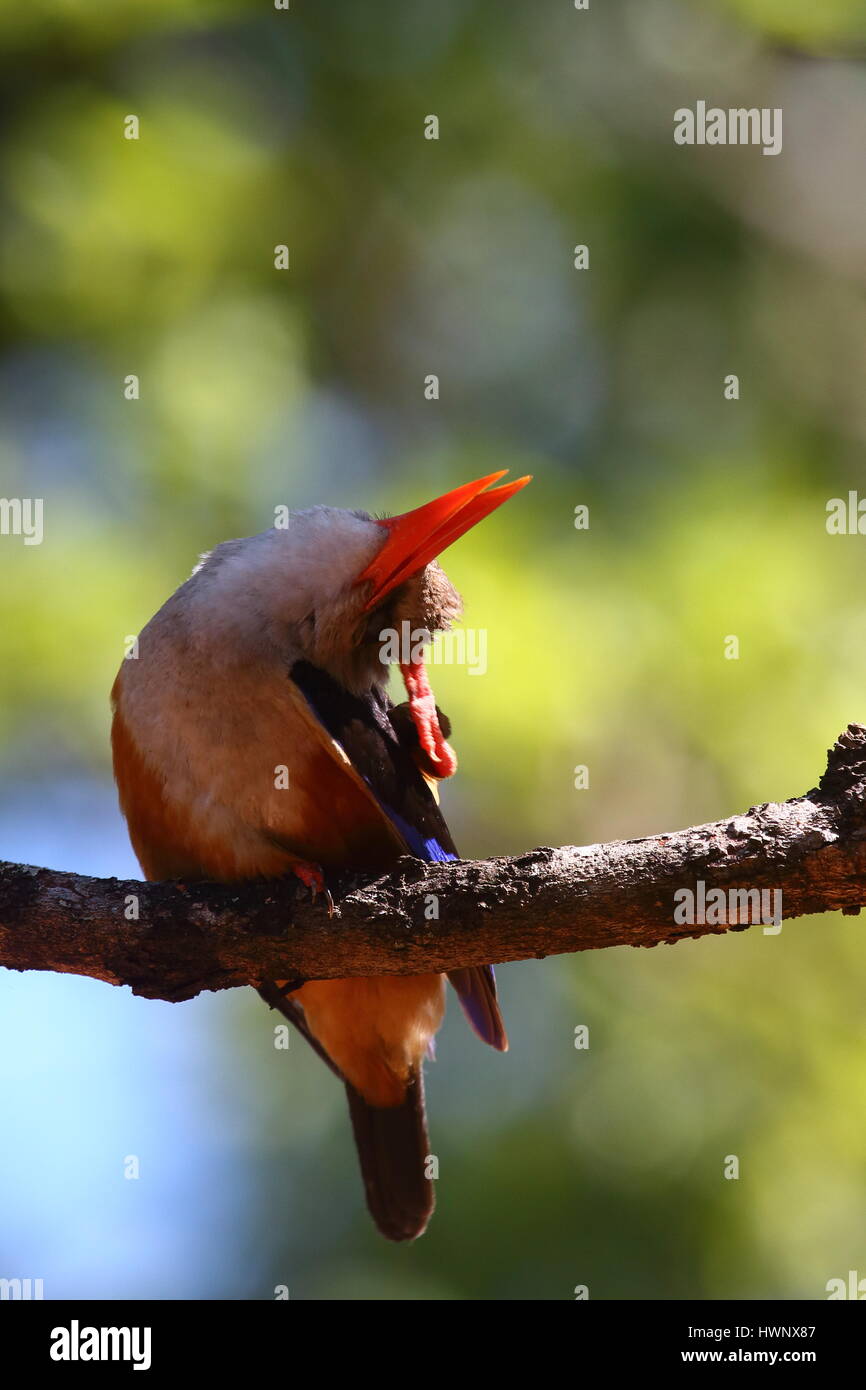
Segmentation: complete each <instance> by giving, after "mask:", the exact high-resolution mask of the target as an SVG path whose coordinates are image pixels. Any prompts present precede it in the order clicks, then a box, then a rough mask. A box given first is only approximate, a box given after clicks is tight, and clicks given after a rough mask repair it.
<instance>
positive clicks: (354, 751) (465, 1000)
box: [291, 661, 508, 1051]
mask: <svg viewBox="0 0 866 1390" xmlns="http://www.w3.org/2000/svg"><path fill="white" fill-rule="evenodd" d="M291 680H292V682H293V683H294V685H295V686H296V687H297V689H298V690H299V691H300V692H301V693H302V695H303V696H304V699H305V700H306V702H307V704H308V706H309V708H310V711H311V712H312V713H313V714H314V715H315V717H316V719H317V720H318V721H319V722H320V724H321V726H322V729H323V730H324V731H325V733H326V734H327V735H328V736H329V741H330V744H331V746H332V749H333V756H334V757H335V758H338V759H344V760H345V763H344V764H343V766H344V770H346V771H349V772H350V775H352V776H353V778H354V779H357V780H360V782H361V783H362V785H363V786H364V787H365V788H366V789H367V791H368V793H369V794H370V796H371V797H372V799H373V801H374V802H375V805H376V806H377V808H378V812H379V816H380V817H381V819H382V821H384V822H386V823H387V824H388V826H389V827H390V828H391V830H392V832H396V834H397V836H398V837H399V843H400V848H399V849H398V850H397V853H398V854H399V853H401V852H402V853H409V854H414V855H415V856H416V857H417V858H419V859H424V860H426V861H427V862H428V863H437V862H438V863H445V862H447V861H449V860H454V859H457V858H458V854H457V849H456V846H455V844H454V841H453V840H452V838H451V832H450V831H449V829H448V826H447V825H446V823H445V819H444V817H443V815H442V812H441V811H440V809H439V806H438V804H437V799H436V796H435V795H434V792H433V790H431V786H430V784H429V782H428V779H427V778H426V777H425V776H424V775H423V773H422V772H421V770H420V769H419V767H418V764H417V762H416V760H415V756H414V749H413V746H412V743H411V730H412V726H411V722H410V721H399V725H398V727H399V731H400V732H399V733H398V728H395V723H394V722H392V720H391V718H390V717H389V716H390V713H391V711H392V706H391V705H390V702H389V701H388V700H387V697H385V696H384V695H383V696H381V697H379V696H377V694H376V693H375V692H370V693H369V694H366V695H363V696H361V695H353V694H351V693H350V692H348V691H347V690H345V689H344V688H343V687H342V686H341V685H339V684H338V682H337V681H335V680H334V679H333V678H332V677H331V676H329V675H328V674H327V673H326V672H324V671H322V670H320V669H319V668H318V667H315V666H312V665H311V664H310V663H308V662H304V661H296V662H295V663H294V665H293V666H292V669H291ZM346 764H348V766H346ZM448 978H449V980H450V981H451V983H452V985H453V986H454V988H455V990H456V991H457V995H458V997H459V999H460V1002H461V1004H462V1006H463V1009H464V1011H465V1013H466V1016H467V1018H468V1019H469V1022H470V1023H471V1025H472V1027H473V1028H474V1030H475V1031H476V1033H478V1035H479V1037H480V1038H482V1039H483V1041H484V1042H487V1043H490V1045H491V1046H492V1047H496V1048H498V1049H499V1050H500V1051H502V1050H504V1049H505V1048H506V1047H507V1046H508V1043H507V1039H506V1036H505V1029H504V1026H503V1023H502V1018H501V1016H500V1013H499V1007H498V1005H497V1002H496V981H495V978H494V974H493V967H492V966H489V965H486V966H470V967H466V968H464V969H460V970H453V971H450V972H449V975H448Z"/></svg>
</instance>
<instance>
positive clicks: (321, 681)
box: [290, 661, 458, 862]
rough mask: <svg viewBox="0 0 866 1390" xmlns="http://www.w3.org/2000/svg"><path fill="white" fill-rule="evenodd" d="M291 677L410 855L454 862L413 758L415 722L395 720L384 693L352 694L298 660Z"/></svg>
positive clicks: (446, 835) (440, 820) (450, 842)
mask: <svg viewBox="0 0 866 1390" xmlns="http://www.w3.org/2000/svg"><path fill="white" fill-rule="evenodd" d="M290 674H291V678H292V680H293V681H294V682H295V684H296V685H297V687H298V689H299V690H300V691H301V693H302V694H303V696H304V698H305V699H306V701H307V703H308V705H309V706H310V708H311V709H312V711H313V713H314V714H315V715H316V717H317V719H319V721H320V722H321V723H322V724H323V725H324V727H325V728H326V729H327V731H328V733H329V734H330V735H331V737H332V738H334V739H336V740H337V742H338V743H339V744H340V746H341V747H342V748H343V750H344V751H345V753H346V755H347V757H348V758H349V759H350V760H351V762H352V766H353V767H354V768H355V771H356V772H358V773H359V774H360V776H361V777H363V779H364V781H365V782H366V783H367V785H368V787H369V788H370V790H371V792H372V793H373V795H374V796H375V798H376V800H377V801H378V802H379V805H380V806H381V807H382V810H383V811H384V812H385V815H386V816H387V817H388V819H389V820H390V821H391V823H392V824H393V825H394V826H395V827H396V829H397V830H398V831H399V832H400V834H401V835H402V836H403V839H404V840H405V841H406V845H407V847H408V848H409V849H410V850H411V852H412V853H413V854H416V855H418V857H419V858H420V859H426V860H428V861H439V862H444V861H446V860H449V859H456V858H457V857H458V856H457V849H456V847H455V845H454V841H453V840H452V838H451V832H450V831H449V829H448V826H447V825H446V824H445V819H444V817H443V815H442V812H441V811H440V810H439V807H438V806H437V805H436V799H435V797H434V796H433V793H432V792H431V790H430V788H429V787H428V785H427V783H426V782H425V781H424V778H423V776H422V775H421V772H420V771H419V768H418V765H417V763H416V762H415V759H414V756H413V739H417V736H416V735H415V728H414V725H413V724H412V723H411V720H404V719H400V718H396V719H395V720H394V722H392V719H391V715H394V714H396V713H397V710H396V709H395V707H394V706H393V705H392V704H391V701H390V700H389V699H388V697H387V695H385V693H384V692H381V693H380V692H377V691H375V690H371V691H369V692H367V693H365V694H364V695H353V694H351V693H350V692H349V691H348V690H345V689H344V688H343V686H341V685H340V684H339V682H338V681H336V680H334V678H333V676H329V675H328V673H327V672H326V671H322V670H321V669H320V668H319V667H317V666H313V665H312V664H311V663H310V662H308V661H296V662H295V664H294V665H293V666H292V669H291V672H290Z"/></svg>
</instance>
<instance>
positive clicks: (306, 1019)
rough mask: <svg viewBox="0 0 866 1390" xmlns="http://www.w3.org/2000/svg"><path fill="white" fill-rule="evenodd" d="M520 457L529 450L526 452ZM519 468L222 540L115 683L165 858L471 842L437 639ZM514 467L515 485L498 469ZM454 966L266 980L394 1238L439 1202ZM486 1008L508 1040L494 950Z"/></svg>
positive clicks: (183, 875) (212, 876) (146, 813)
mask: <svg viewBox="0 0 866 1390" xmlns="http://www.w3.org/2000/svg"><path fill="white" fill-rule="evenodd" d="M506 471H507V470H506ZM504 476H505V473H504V471H503V472H496V473H491V474H490V475H488V476H487V477H484V478H479V479H477V480H476V481H474V482H471V483H466V484H464V485H463V486H462V487H458V488H455V489H453V490H452V491H450V492H447V493H446V494H445V495H444V496H442V497H438V498H436V499H435V500H434V501H432V502H428V503H426V504H425V505H423V506H420V507H417V508H416V509H414V510H413V511H409V512H406V513H404V514H403V515H400V516H372V515H370V514H369V513H367V512H365V511H349V510H343V509H341V508H335V507H326V506H316V507H311V508H308V509H306V510H303V511H292V512H291V513H289V515H288V524H287V525H275V526H273V527H271V528H270V529H269V530H267V531H263V532H261V534H259V535H256V536H249V537H247V538H245V539H242V540H230V541H225V542H224V543H223V544H221V545H218V546H216V548H215V549H214V550H212V551H211V552H210V553H209V554H207V555H205V556H203V557H202V559H201V561H200V562H199V564H198V565H197V567H196V568H195V570H194V571H193V573H192V575H191V577H190V578H189V579H188V580H187V581H186V582H185V583H184V584H182V585H181V586H180V588H179V589H177V590H176V592H175V593H174V594H172V596H171V597H170V598H169V599H168V600H167V602H166V603H164V604H163V606H162V608H160V610H159V611H158V613H156V614H155V616H154V617H153V618H151V620H150V622H149V623H148V624H147V625H146V626H145V627H144V629H143V630H142V632H141V634H140V636H139V639H138V642H137V646H136V647H134V648H133V650H132V653H130V654H129V655H128V657H127V658H126V659H125V660H124V661H123V663H122V664H121V668H120V671H119V673H118V676H117V679H116V681H115V683H114V687H113V690H112V695H111V700H112V708H113V721H112V731H111V741H112V752H113V758H114V773H115V778H116V780H117V786H118V793H119V799H120V806H121V810H122V811H123V814H124V815H125V817H126V821H127V825H128V829H129V836H130V839H131V841H132V845H133V848H134V850H135V853H136V855H137V857H138V860H139V862H140V864H141V868H142V871H143V873H144V876H145V878H147V879H150V880H163V879H179V880H185V881H190V880H214V881H218V882H228V883H231V882H238V881H243V880H246V879H262V878H278V877H282V876H285V875H288V874H292V875H295V876H296V877H297V878H299V879H300V880H301V882H302V883H303V884H305V885H306V888H307V890H308V891H311V892H312V893H313V894H314V895H315V894H316V893H319V892H321V893H327V876H328V873H329V871H331V872H333V871H335V870H354V871H357V872H363V873H368V874H380V873H382V872H385V871H386V870H387V869H388V868H389V866H390V865H392V864H393V863H394V862H395V861H396V860H397V859H398V858H399V857H400V856H401V855H406V854H409V855H414V856H415V857H417V858H418V859H422V860H426V861H428V862H431V861H439V862H444V861H448V860H453V859H456V858H457V857H458V855H457V850H456V848H455V845H454V841H453V840H452V838H451V835H450V833H449V830H448V827H447V825H446V823H445V820H444V818H443V816H442V813H441V811H440V809H439V796H438V784H439V783H440V782H441V781H442V780H443V779H444V778H447V777H450V776H451V775H452V774H453V773H454V772H455V770H456V767H457V760H456V757H455V754H454V751H453V749H452V748H451V745H450V744H449V742H448V738H449V737H450V732H451V731H450V724H449V721H448V720H447V718H446V716H445V715H444V714H443V713H442V711H441V710H440V709H439V708H438V706H437V705H436V701H435V698H434V695H433V691H432V689H431V686H430V681H429V678H428V673H427V670H426V666H425V663H424V647H423V646H422V647H421V649H420V650H419V649H418V647H417V646H414V645H413V647H412V648H411V649H410V650H408V651H407V650H406V649H405V644H401V643H398V644H397V648H396V651H397V655H398V657H399V658H400V659H399V660H398V661H397V662H396V663H394V664H397V665H398V666H399V669H400V672H401V675H402V678H403V683H404V686H405V691H406V699H405V701H403V702H401V703H400V704H396V705H395V704H394V703H392V701H391V699H390V698H389V695H388V691H387V686H388V678H389V674H390V667H391V664H392V658H393V655H394V651H395V645H394V642H393V635H394V634H395V633H397V634H403V633H406V632H410V633H412V634H415V633H419V632H421V633H424V634H425V636H427V637H432V635H433V634H435V633H440V632H443V633H444V632H447V631H449V630H450V629H451V627H452V626H453V624H454V623H455V622H456V621H457V620H458V619H459V618H460V617H461V616H462V611H463V605H462V600H461V598H460V595H459V594H458V592H457V590H456V589H455V588H454V586H453V585H452V584H451V582H450V580H449V579H448V578H447V577H446V575H445V573H444V571H443V570H442V569H441V567H440V566H439V564H438V562H437V557H438V556H439V555H440V554H441V553H442V551H443V550H445V549H446V547H447V546H449V545H451V544H452V543H453V542H454V541H456V540H458V539H459V538H460V537H461V536H463V535H464V534H465V533H466V532H467V531H469V530H470V529H471V528H472V527H473V526H475V525H476V524H477V523H478V522H480V521H481V520H482V519H483V518H484V517H487V516H489V515H490V513H491V512H493V511H494V510H495V509H496V508H497V507H499V506H501V505H502V503H503V502H506V501H507V500H508V498H509V497H511V496H513V494H514V493H516V492H518V491H519V490H520V489H521V488H523V487H524V486H525V485H526V483H528V482H529V481H530V479H529V478H528V477H525V478H518V479H516V480H515V481H512V482H508V483H504V484H500V479H501V478H503V477H504ZM495 484H500V485H499V486H494V485H495ZM445 978H446V977H445V975H443V974H438V973H429V974H424V975H413V976H404V975H383V976H375V977H372V978H352V979H345V980H309V981H307V982H306V983H304V984H302V985H301V986H300V987H296V986H295V984H294V983H293V982H291V981H284V980H283V981H280V980H272V981H268V980H264V981H261V982H260V983H259V986H258V989H259V994H260V995H261V996H262V998H263V999H264V1000H265V1001H266V1002H267V1003H268V1004H269V1005H270V1006H271V1007H272V1008H276V1009H278V1010H279V1011H280V1013H281V1014H282V1015H284V1016H285V1017H286V1018H287V1019H289V1020H290V1022H291V1023H292V1024H293V1025H294V1026H295V1027H296V1028H297V1029H298V1030H299V1031H300V1032H301V1034H303V1036H304V1037H305V1038H306V1039H307V1041H308V1042H309V1043H310V1045H311V1046H312V1047H313V1049H314V1050H315V1051H316V1052H317V1053H318V1055H319V1056H320V1057H321V1058H322V1059H323V1061H325V1062H326V1063H327V1064H328V1066H329V1067H330V1068H331V1070H332V1071H334V1072H335V1073H336V1074H337V1076H338V1077H339V1078H340V1079H341V1081H342V1082H343V1083H344V1084H345V1087H346V1093H347V1096H348V1102H349V1115H350V1119H351V1124H352V1129H353V1133H354V1138H355V1143H356V1147H357V1150H358V1157H359V1160H360V1165H361V1174H362V1177H363V1181H364V1188H365V1194H366V1199H367V1205H368V1208H369V1210H370V1213H371V1215H372V1217H373V1220H374V1221H375V1223H376V1225H377V1227H378V1228H379V1230H380V1231H381V1232H382V1234H383V1235H384V1236H386V1237H387V1238H388V1239H390V1240H394V1241H403V1240H413V1239H415V1238H416V1237H417V1236H419V1235H421V1234H422V1233H423V1231H424V1230H425V1229H426V1226H427V1223H428V1221H429V1219H430V1216H431V1214H432V1211H433V1207H434V1187H433V1181H432V1179H431V1177H430V1176H429V1173H428V1159H429V1148H430V1142H429V1138H428V1134H427V1123H426V1116H425V1109H424V1079H423V1063H424V1060H425V1057H428V1056H432V1055H433V1048H434V1039H435V1035H436V1032H437V1029H438V1028H439V1026H440V1024H441V1022H442V1018H443V1014H444V1011H445ZM447 978H448V980H449V981H450V983H451V985H452V986H453V988H454V990H455V991H456V994H457V996H458V999H459V1001H460V1003H461V1005H462V1007H463V1009H464V1011H465V1013H466V1016H467V1018H468V1020H469V1023H470V1025H471V1027H472V1028H473V1029H474V1031H475V1032H476V1033H477V1034H478V1036H479V1037H480V1038H482V1039H483V1041H484V1042H486V1043H489V1044H490V1045H491V1046H492V1047H494V1048H497V1049H498V1050H500V1051H503V1052H504V1051H506V1050H507V1047H508V1042H507V1038H506V1034H505V1028H504V1025H503V1022H502V1017H501V1015H500V1012H499V1006H498V1003H497V997H496V983H495V979H494V974H493V967H492V966H472V967H467V968H464V969H455V970H452V971H449V972H448V976H447Z"/></svg>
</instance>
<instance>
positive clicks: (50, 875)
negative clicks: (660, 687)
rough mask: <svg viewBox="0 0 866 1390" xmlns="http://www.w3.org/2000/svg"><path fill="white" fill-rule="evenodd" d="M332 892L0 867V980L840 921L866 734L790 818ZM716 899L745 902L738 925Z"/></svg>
mask: <svg viewBox="0 0 866 1390" xmlns="http://www.w3.org/2000/svg"><path fill="white" fill-rule="evenodd" d="M699 883H703V884H704V885H705V894H706V895H707V897H709V895H710V894H711V891H712V890H714V889H721V890H723V891H724V893H725V894H726V895H727V896H726V899H725V903H726V920H725V919H723V920H722V921H718V920H714V919H713V915H712V912H711V911H707V913H706V916H707V918H708V919H709V920H701V916H700V903H701V897H700V889H699V888H698V884H699ZM331 889H332V892H333V895H334V899H335V903H336V906H335V909H334V914H333V916H329V915H328V911H327V908H326V906H325V904H324V902H323V901H322V899H321V898H320V899H319V900H318V901H317V902H313V901H311V898H310V895H309V892H308V891H307V890H306V889H304V888H302V887H301V886H300V885H299V884H298V883H297V882H296V880H294V879H280V880H273V881H256V882H244V883H237V884H230V885H225V884H211V883H187V884H178V883H141V882H138V881H130V882H123V881H120V880H118V879H99V878H85V877H84V876H82V875H79V874H69V873H56V872H54V871H52V870H50V869H37V868H32V867H30V866H28V865H21V864H0V965H4V966H7V967H9V968H10V969H13V970H55V971H62V972H67V973H72V974H76V975H87V976H91V977H92V978H93V979H97V980H107V981H108V982H109V983H111V984H115V985H120V984H125V985H130V986H131V987H132V989H133V992H134V993H136V994H140V995H144V996H145V997H147V998H149V999H168V1000H180V999H190V998H192V997H193V996H194V995H196V994H198V993H199V992H200V991H201V990H206V989H210V990H214V989H230V988H232V987H233V986H236V985H244V984H254V983H256V982H258V981H261V980H274V979H279V980H284V979H287V980H290V981H292V983H293V985H299V984H301V983H303V981H304V980H308V979H339V978H342V977H345V976H351V975H417V974H423V973H425V972H427V971H442V970H451V969H454V968H455V967H458V966H464V965H480V964H484V963H486V962H488V961H509V960H528V959H530V958H532V957H539V958H540V957H544V956H547V955H555V954H559V953H562V952H568V951H587V950H596V949H598V948H600V947H604V946H626V945H627V946H656V945H658V944H659V943H660V942H663V941H664V942H675V941H681V940H683V939H684V938H686V937H698V936H704V935H707V934H711V933H712V934H718V933H719V932H723V931H726V930H728V929H733V930H743V929H744V927H745V926H747V925H752V924H753V923H754V922H755V921H756V920H761V919H760V918H759V917H758V916H757V912H756V910H755V907H754V902H755V899H754V891H755V890H757V892H758V893H760V892H761V890H765V891H766V892H767V893H768V896H767V897H766V898H765V899H764V903H765V905H769V903H770V902H773V904H774V906H777V905H778V899H776V900H773V899H772V892H773V890H777V891H778V890H781V894H782V898H781V913H780V915H781V917H783V918H786V919H789V918H792V917H800V916H802V915H804V914H805V913H816V912H832V911H836V910H841V911H842V912H845V913H852V914H853V913H857V912H859V910H860V908H861V907H862V906H864V905H866V728H864V727H863V726H862V725H859V724H850V725H849V726H848V729H847V730H846V731H845V733H843V734H841V735H840V737H839V740H838V742H837V743H836V745H835V746H834V747H833V748H832V749H831V751H830V753H829V756H828V764H827V771H826V772H825V773H824V776H823V777H822V778H821V782H820V784H819V786H818V787H817V788H815V789H814V790H812V791H810V792H808V793H807V794H806V795H805V796H802V797H798V798H796V799H795V800H793V801H785V802H782V803H766V804H764V805H762V806H757V807H754V806H753V807H752V808H751V809H750V810H749V811H748V812H747V813H745V814H743V815H740V816H734V817H732V818H728V819H726V820H722V821H717V822H715V823H714V824H711V825H698V826H692V827H691V828H690V829H688V830H680V831H677V832H675V833H671V834H664V835H653V836H649V837H648V838H646V839H642V840H618V841H614V842H612V843H611V844H605V845H589V846H585V847H583V848H575V847H573V846H566V847H564V848H562V849H536V850H532V851H531V852H530V853H528V854H521V855H518V856H516V857H515V858H513V859H488V860H484V861H481V862H471V861H464V862H459V863H452V864H426V863H423V862H421V861H420V860H417V859H412V858H403V859H401V860H399V861H398V863H397V864H395V866H394V868H393V869H392V870H391V871H390V872H389V873H388V874H386V875H385V876H384V877H382V878H379V879H376V880H375V881H372V880H370V879H369V878H367V879H364V878H362V877H360V876H348V875H342V876H340V877H339V878H337V879H336V880H334V881H332V882H331ZM688 889H690V890H692V891H693V892H696V893H697V895H698V897H697V907H698V916H697V918H696V919H694V920H692V921H688V920H682V918H683V909H682V906H681V907H680V908H679V910H677V904H678V903H681V902H682V890H688ZM730 890H752V893H753V897H752V899H751V902H750V905H749V909H748V910H747V908H746V904H745V901H744V900H743V899H735V898H732V897H731V895H730ZM675 895H676V896H675ZM135 912H137V914H138V915H137V919H136V917H135V916H134V913H135ZM437 912H438V917H437V916H436V915H435V914H436V913H437ZM763 920H764V921H765V922H766V921H767V917H766V916H765V917H764V919H763Z"/></svg>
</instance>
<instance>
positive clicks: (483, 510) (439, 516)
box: [355, 469, 531, 613]
mask: <svg viewBox="0 0 866 1390" xmlns="http://www.w3.org/2000/svg"><path fill="white" fill-rule="evenodd" d="M507 471H508V470H507V469H502V471H501V472H499V473H490V474H488V476H487V477H486V478H478V479H477V481H476V482H474V483H464V484H463V486H462V487H456V488H455V489H454V491H453V492H446V493H445V495H444V497H437V498H436V500H435V501H434V502H427V503H426V504H425V505H424V506H423V507H416V508H415V510H414V511H412V512H404V513H403V515H402V516H390V517H387V518H386V519H385V520H382V521H379V520H377V525H378V526H381V527H383V529H384V530H385V531H386V533H387V534H386V537H385V543H384V545H383V546H382V549H381V550H380V551H379V553H378V555H376V556H375V558H374V559H373V560H372V561H371V562H370V564H369V565H368V566H367V568H366V569H365V570H364V571H363V572H362V573H361V574H359V575H358V578H357V579H356V581H355V582H356V584H364V583H370V584H371V585H372V588H371V590H370V597H369V599H368V600H367V602H366V603H365V605H364V612H365V613H366V612H367V611H368V610H369V609H370V608H373V607H374V606H375V605H376V604H377V603H379V602H380V600H381V599H383V598H384V597H385V595H386V594H389V593H390V592H391V590H392V589H395V588H396V587H397V585H398V584H402V583H403V581H404V580H405V579H408V578H409V577H410V575H413V574H418V573H419V571H421V570H423V569H424V567H425V566H426V565H429V563H430V561H431V560H435V559H436V556H437V555H441V554H442V551H443V550H445V549H446V548H447V547H448V546H449V545H452V544H453V543H454V541H456V540H459V539H460V537H461V536H462V535H464V534H465V533H466V532H467V531H469V530H471V529H472V527H473V526H476V525H477V524H478V522H479V521H483V519H484V517H486V516H489V515H490V513H491V512H494V511H495V510H496V508H497V507H501V506H502V503H503V502H507V501H508V499H509V497H512V496H513V495H514V493H515V492H519V491H520V489H521V488H522V487H525V486H526V484H527V483H528V482H530V481H531V478H530V477H525V478H517V479H515V481H514V482H513V483H505V484H504V485H503V486H502V487H491V486H490V485H491V483H496V482H498V481H499V479H500V478H504V477H505V474H506V473H507Z"/></svg>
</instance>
